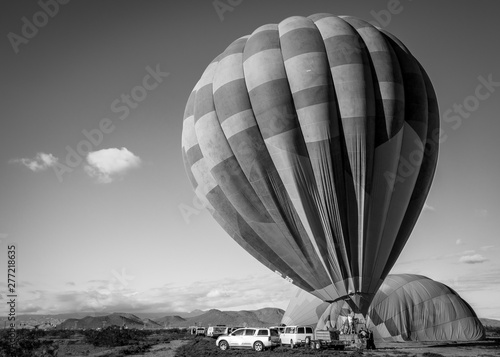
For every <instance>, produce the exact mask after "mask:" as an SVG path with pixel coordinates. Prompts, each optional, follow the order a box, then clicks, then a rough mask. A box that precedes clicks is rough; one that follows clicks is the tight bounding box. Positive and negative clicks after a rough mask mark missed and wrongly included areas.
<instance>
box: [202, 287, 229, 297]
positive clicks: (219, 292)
mask: <svg viewBox="0 0 500 357" xmlns="http://www.w3.org/2000/svg"><path fill="white" fill-rule="evenodd" d="M230 296H231V294H229V292H227V291H224V290H220V289H212V290H210V291H209V292H208V293H207V297H209V298H214V297H230Z"/></svg>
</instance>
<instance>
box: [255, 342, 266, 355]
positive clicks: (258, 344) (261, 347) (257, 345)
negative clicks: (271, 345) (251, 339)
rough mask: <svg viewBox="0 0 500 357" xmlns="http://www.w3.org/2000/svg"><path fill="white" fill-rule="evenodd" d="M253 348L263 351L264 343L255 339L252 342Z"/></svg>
mask: <svg viewBox="0 0 500 357" xmlns="http://www.w3.org/2000/svg"><path fill="white" fill-rule="evenodd" d="M253 349H254V350H256V351H257V352H261V351H264V344H263V343H262V342H260V341H257V342H255V343H254V344H253Z"/></svg>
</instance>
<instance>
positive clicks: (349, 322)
mask: <svg viewBox="0 0 500 357" xmlns="http://www.w3.org/2000/svg"><path fill="white" fill-rule="evenodd" d="M357 324H358V319H357V318H355V317H354V312H353V313H352V314H349V315H348V316H347V319H346V320H345V321H344V324H343V325H342V327H341V328H340V331H338V330H336V329H335V324H334V323H332V321H331V320H330V316H328V318H327V321H326V323H325V329H326V330H329V331H338V332H340V334H356V333H357V334H358V337H359V338H360V339H361V340H364V341H366V349H368V350H374V349H375V341H374V339H373V332H372V331H371V330H368V329H366V328H364V327H361V328H360V329H359V331H358V329H357Z"/></svg>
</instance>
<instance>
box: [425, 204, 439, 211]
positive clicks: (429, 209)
mask: <svg viewBox="0 0 500 357" xmlns="http://www.w3.org/2000/svg"><path fill="white" fill-rule="evenodd" d="M423 210H424V211H435V210H436V208H435V207H434V206H431V205H429V204H427V203H424V208H423Z"/></svg>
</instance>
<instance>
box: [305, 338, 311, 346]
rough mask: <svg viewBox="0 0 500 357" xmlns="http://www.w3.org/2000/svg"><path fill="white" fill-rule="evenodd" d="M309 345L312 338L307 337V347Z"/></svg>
mask: <svg viewBox="0 0 500 357" xmlns="http://www.w3.org/2000/svg"><path fill="white" fill-rule="evenodd" d="M309 343H311V337H309V336H307V337H306V345H308V344H309Z"/></svg>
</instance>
